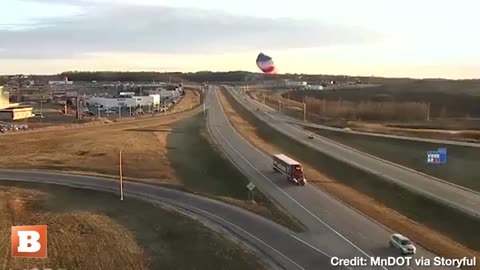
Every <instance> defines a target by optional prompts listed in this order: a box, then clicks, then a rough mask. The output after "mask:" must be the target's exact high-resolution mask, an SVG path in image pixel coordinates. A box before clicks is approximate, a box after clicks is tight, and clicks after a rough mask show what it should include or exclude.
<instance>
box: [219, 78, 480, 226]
mask: <svg viewBox="0 0 480 270" xmlns="http://www.w3.org/2000/svg"><path fill="white" fill-rule="evenodd" d="M228 88H229V91H230V93H232V94H233V96H234V97H235V99H237V101H239V102H240V103H241V104H242V105H243V106H244V107H245V108H247V109H249V110H250V111H252V112H253V113H255V114H256V116H257V117H258V118H259V119H261V120H262V121H264V122H265V123H267V124H268V125H270V126H271V127H273V128H274V129H276V130H278V131H279V132H281V133H283V134H285V135H287V136H289V137H291V138H293V139H295V140H297V141H299V142H301V143H303V144H305V145H307V146H309V147H311V148H313V149H316V150H318V151H320V152H322V153H324V154H327V155H329V156H331V157H332V158H335V159H337V160H341V161H343V162H345V163H347V164H350V165H352V166H354V167H357V168H360V169H362V170H365V171H367V172H369V173H372V174H374V175H378V176H380V177H381V178H383V179H385V180H387V181H392V182H395V183H397V184H399V185H402V186H403V187H406V188H408V189H410V190H413V191H415V192H418V193H421V194H423V195H425V196H428V197H430V198H433V199H435V200H437V201H439V202H442V203H444V204H447V205H450V206H452V207H455V208H457V209H460V210H461V211H464V212H465V213H468V214H470V215H473V216H477V217H480V193H479V192H476V191H473V190H470V189H467V188H464V187H461V186H458V185H455V184H452V183H449V182H447V181H444V180H441V179H438V178H434V177H432V176H429V175H426V174H422V173H419V172H417V171H414V170H412V169H409V168H405V167H402V166H400V165H397V164H394V163H392V162H387V161H385V160H382V159H379V158H376V157H374V156H371V155H368V154H366V153H363V152H361V151H358V150H356V149H353V148H351V147H347V146H345V145H342V144H339V143H337V142H334V141H332V140H330V139H327V138H325V137H322V136H319V135H315V139H314V140H311V139H308V134H310V132H308V131H305V130H304V129H302V128H301V127H299V126H298V125H300V124H303V122H302V121H300V120H298V119H294V118H292V117H288V116H285V115H282V114H280V113H278V112H276V111H274V110H272V109H271V108H270V109H268V108H265V106H264V105H263V104H260V103H259V102H257V101H254V100H252V99H251V98H249V97H247V96H246V95H242V94H241V93H239V92H237V91H235V90H233V88H232V87H228ZM257 109H258V111H257Z"/></svg>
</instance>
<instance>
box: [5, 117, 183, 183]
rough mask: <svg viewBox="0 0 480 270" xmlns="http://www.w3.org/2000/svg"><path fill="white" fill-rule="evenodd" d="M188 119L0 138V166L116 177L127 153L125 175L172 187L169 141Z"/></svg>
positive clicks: (157, 120)
mask: <svg viewBox="0 0 480 270" xmlns="http://www.w3.org/2000/svg"><path fill="white" fill-rule="evenodd" d="M184 117H186V116H185V115H183V116H182V115H172V116H167V117H151V118H147V119H143V120H138V121H127V122H120V123H115V124H112V125H102V126H89V127H83V128H81V129H59V130H45V131H43V132H36V133H18V134H12V135H8V136H2V137H0V148H1V149H2V155H1V156H0V164H1V165H0V166H1V167H3V168H16V169H21V168H25V169H33V168H37V169H49V170H61V171H83V172H91V173H99V174H106V175H118V156H119V151H120V149H121V148H122V146H124V145H125V143H126V142H127V141H129V140H131V141H130V142H129V143H128V144H127V145H126V146H125V148H124V152H123V153H124V159H123V160H124V164H123V165H124V175H125V176H126V177H127V178H128V177H133V178H135V177H138V178H151V179H156V180H157V181H165V182H169V181H170V182H174V176H173V172H172V169H171V167H170V164H169V162H168V158H167V157H166V156H167V153H168V147H167V145H166V136H168V134H169V133H170V132H171V131H170V128H171V125H172V124H173V123H175V122H177V121H179V120H181V119H183V118H184Z"/></svg>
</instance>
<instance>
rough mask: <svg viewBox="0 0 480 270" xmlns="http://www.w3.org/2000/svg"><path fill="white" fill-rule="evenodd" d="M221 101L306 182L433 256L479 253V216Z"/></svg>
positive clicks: (247, 133)
mask: <svg viewBox="0 0 480 270" xmlns="http://www.w3.org/2000/svg"><path fill="white" fill-rule="evenodd" d="M221 100H222V103H223V105H224V108H225V110H226V112H227V114H228V116H229V119H230V121H231V122H232V124H233V125H234V126H235V128H236V129H237V130H238V131H239V132H240V133H241V134H243V135H244V137H245V138H247V139H248V140H249V141H251V142H252V143H254V144H255V145H256V146H257V147H259V148H260V149H261V150H263V151H265V152H267V153H274V152H283V153H286V154H288V155H289V156H292V157H293V158H295V159H297V160H299V161H300V162H302V164H303V165H304V169H305V174H306V176H307V178H309V179H310V183H312V184H314V185H317V186H319V187H320V188H322V189H324V190H326V191H327V192H329V193H331V194H332V195H334V196H336V197H337V198H339V199H340V200H342V201H344V202H345V203H347V204H349V205H350V206H352V207H353V208H356V209H357V210H359V211H361V212H362V213H364V214H365V215H367V216H369V217H371V218H373V219H375V220H377V221H379V222H381V223H383V224H384V225H386V226H387V227H389V228H391V229H392V230H393V231H397V232H400V233H403V234H405V235H407V236H409V237H410V238H411V239H413V240H414V241H415V242H416V243H419V244H420V245H422V246H424V247H426V248H428V249H430V250H431V251H433V252H434V253H436V254H438V255H441V256H448V257H455V258H462V257H463V256H471V255H472V254H475V256H477V257H479V252H478V251H480V239H479V238H476V237H472V236H474V235H476V234H477V230H478V229H477V228H478V227H479V226H480V220H476V219H474V218H471V217H469V216H466V215H464V214H462V213H461V212H459V211H457V210H455V209H451V208H448V207H444V206H443V205H440V204H438V203H436V202H434V201H431V200H429V199H426V198H424V197H422V196H420V195H417V194H414V193H412V192H410V191H408V190H406V189H403V188H401V187H399V186H397V185H394V184H391V183H389V182H386V181H384V180H382V179H380V178H378V177H376V176H373V175H371V174H368V173H366V172H364V171H363V170H360V169H356V168H353V167H351V166H349V165H348V164H345V163H343V162H340V161H337V160H334V159H332V158H330V157H328V156H326V155H324V154H322V153H319V152H317V151H315V150H313V149H311V148H309V147H307V146H304V145H303V144H301V143H298V142H296V141H294V140H292V139H290V138H288V137H286V136H284V135H282V134H280V133H279V132H277V131H276V130H274V129H272V128H270V127H269V126H268V125H266V124H265V123H263V122H262V121H260V120H258V119H257V118H256V117H255V116H253V114H252V113H250V112H249V111H247V110H246V109H245V108H243V107H242V106H241V105H239V104H238V103H237V102H236V101H235V100H234V98H233V97H231V95H230V94H226V95H221ZM419 206H421V207H419ZM459 228H462V229H461V230H459ZM458 243H461V244H458ZM479 258H480V257H479Z"/></svg>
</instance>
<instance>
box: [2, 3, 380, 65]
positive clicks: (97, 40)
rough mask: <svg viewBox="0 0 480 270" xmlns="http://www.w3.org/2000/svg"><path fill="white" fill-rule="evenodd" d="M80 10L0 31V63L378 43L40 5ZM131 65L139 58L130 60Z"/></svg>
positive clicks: (332, 29) (352, 34)
mask: <svg viewBox="0 0 480 270" xmlns="http://www.w3.org/2000/svg"><path fill="white" fill-rule="evenodd" d="M36 2H41V3H49V4H51V3H60V2H61V3H62V4H70V5H76V6H80V7H81V8H82V9H83V12H82V13H81V14H80V15H76V16H72V17H68V18H48V19H39V20H37V21H36V22H35V24H34V26H35V27H33V28H28V27H25V28H20V29H0V40H3V41H6V40H8V42H5V44H2V47H3V48H4V51H0V58H3V59H6V58H10V59H22V58H23V59H43V58H55V59H62V58H70V57H74V56H84V55H86V54H88V53H102V52H108V53H111V52H120V53H121V52H134V53H135V52H142V53H163V54H177V53H181V54H222V53H233V52H244V51H251V50H259V51H260V50H262V51H268V50H277V49H293V48H312V47H323V46H330V45H339V44H347V45H348V44H359V43H365V42H371V41H372V40H377V39H379V38H381V36H380V35H379V34H377V33H373V32H370V31H368V30H366V29H357V28H354V27H346V26H339V25H333V24H328V23H325V22H319V21H315V20H303V21H302V20H293V19H287V18H284V19H268V18H254V17H247V16H239V15H231V14H226V13H222V12H220V11H211V10H200V9H189V8H168V7H162V6H153V5H133V4H126V3H123V4H118V3H117V4H113V3H107V2H100V3H98V2H96V3H94V2H89V1H85V0H83V1H79V0H68V1H58V0H44V1H40V0H37V1H36ZM132 61H134V59H132Z"/></svg>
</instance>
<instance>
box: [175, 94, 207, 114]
mask: <svg viewBox="0 0 480 270" xmlns="http://www.w3.org/2000/svg"><path fill="white" fill-rule="evenodd" d="M198 105H200V94H199V93H198V92H197V91H191V90H185V96H184V97H183V98H182V101H180V102H179V103H178V104H175V106H173V108H172V109H171V110H170V113H177V112H183V111H186V110H190V109H192V108H194V107H196V106H198Z"/></svg>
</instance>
